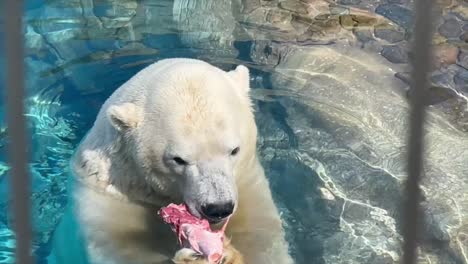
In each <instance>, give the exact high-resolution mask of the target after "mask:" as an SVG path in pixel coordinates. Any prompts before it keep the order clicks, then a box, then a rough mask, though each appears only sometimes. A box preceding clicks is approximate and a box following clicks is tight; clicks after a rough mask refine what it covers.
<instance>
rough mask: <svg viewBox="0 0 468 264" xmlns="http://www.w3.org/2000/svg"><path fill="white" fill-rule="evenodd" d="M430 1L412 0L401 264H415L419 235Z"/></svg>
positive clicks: (429, 56)
mask: <svg viewBox="0 0 468 264" xmlns="http://www.w3.org/2000/svg"><path fill="white" fill-rule="evenodd" d="M432 5H433V1H432V0H416V1H415V26H414V40H413V47H412V50H413V54H414V57H413V59H412V61H411V62H412V68H413V70H412V71H413V81H412V87H411V89H412V96H411V97H410V103H411V112H410V122H411V124H410V134H409V138H408V161H407V162H408V164H407V166H408V167H407V169H408V179H407V182H406V199H407V200H406V203H405V211H404V227H403V228H404V229H403V236H404V246H403V249H404V256H403V263H404V264H412V263H416V260H417V254H416V248H417V246H418V237H419V232H418V231H419V227H420V226H421V225H420V224H419V223H421V222H422V220H423V219H422V217H423V215H421V214H420V208H419V203H420V195H421V194H420V188H419V181H420V178H421V170H422V169H423V152H424V127H423V125H424V120H425V107H424V101H425V91H427V88H428V78H427V77H428V73H429V70H430V63H431V40H432V25H431V23H432V22H431V20H432V19H433V18H432V17H431V15H432Z"/></svg>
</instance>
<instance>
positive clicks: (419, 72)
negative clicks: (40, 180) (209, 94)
mask: <svg viewBox="0 0 468 264" xmlns="http://www.w3.org/2000/svg"><path fill="white" fill-rule="evenodd" d="M433 4H434V3H433V1H432V0H415V9H414V11H415V20H414V22H415V26H414V41H413V54H414V57H413V59H412V69H413V76H412V81H413V82H412V85H411V89H412V90H413V91H412V96H411V97H410V104H411V111H410V115H409V118H410V122H411V127H410V132H409V135H408V144H407V146H408V149H407V151H408V152H407V153H408V158H407V171H408V179H407V183H406V190H405V191H406V201H405V207H404V210H405V211H404V230H403V237H404V245H403V249H404V254H403V257H402V263H404V264H412V263H416V260H417V253H416V249H417V245H418V231H419V230H418V226H420V225H419V224H418V223H420V222H421V221H422V217H423V215H422V214H421V213H420V208H419V201H420V189H419V181H420V178H421V171H422V167H423V155H422V153H423V150H424V148H423V147H424V141H423V134H424V133H423V124H424V120H425V109H424V91H425V90H426V87H427V86H428V82H427V75H428V73H429V70H430V63H431V59H430V54H431V47H430V46H431V45H430V44H431V37H432V25H431V20H432V19H433V17H432V9H433ZM23 5H24V3H23V1H22V0H5V2H4V18H5V33H6V34H5V40H6V43H5V44H6V46H5V48H6V52H5V53H6V59H7V65H6V68H7V74H6V75H7V83H6V98H5V99H6V100H5V101H6V104H7V108H6V111H7V125H8V131H9V138H10V144H9V146H10V147H9V150H8V152H9V161H10V164H11V176H12V181H11V183H12V185H11V188H12V191H13V192H12V193H13V196H12V197H13V199H12V202H13V203H12V205H13V207H12V208H13V216H14V231H15V234H16V263H18V264H32V263H33V258H32V256H31V239H32V230H31V223H30V200H29V198H30V196H29V191H30V178H29V173H28V170H27V163H28V155H27V146H28V141H27V139H28V137H27V136H26V134H27V133H26V122H25V117H24V115H23V113H24V105H23V102H24V100H23V99H24V98H25V96H24V95H25V87H24V77H25V76H24V65H23V58H24V57H23V31H22V15H23ZM11 146H14V147H11ZM278 264H281V263H278Z"/></svg>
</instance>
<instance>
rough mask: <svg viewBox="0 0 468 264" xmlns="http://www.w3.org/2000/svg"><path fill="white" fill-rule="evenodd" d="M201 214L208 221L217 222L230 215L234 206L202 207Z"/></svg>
mask: <svg viewBox="0 0 468 264" xmlns="http://www.w3.org/2000/svg"><path fill="white" fill-rule="evenodd" d="M201 209H202V213H203V214H204V215H205V216H206V217H208V218H209V219H210V220H214V221H219V220H222V219H224V218H226V217H228V216H230V215H231V214H232V212H233V211H234V204H233V203H232V202H228V203H213V204H207V205H204V206H202V208H201Z"/></svg>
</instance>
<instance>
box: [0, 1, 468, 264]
mask: <svg viewBox="0 0 468 264" xmlns="http://www.w3.org/2000/svg"><path fill="white" fill-rule="evenodd" d="M440 2H443V3H442V4H441V5H442V6H441V8H442V10H441V11H440V14H441V15H442V16H441V17H442V18H441V19H440V21H435V23H436V24H437V30H436V31H437V36H436V37H435V39H436V40H435V45H436V49H437V51H438V52H439V55H440V56H439V57H441V59H439V60H438V61H437V62H438V64H437V65H436V67H435V70H434V72H433V76H432V77H433V85H432V87H431V90H430V91H431V95H430V99H431V100H430V101H431V106H430V108H429V111H430V114H429V120H428V125H427V129H428V136H427V137H428V153H427V154H428V166H427V168H426V171H425V172H426V179H425V181H424V183H423V186H424V195H425V202H424V205H423V206H424V211H425V213H426V214H427V222H425V223H424V234H425V238H424V242H423V243H422V246H421V250H422V251H421V252H422V253H421V257H420V260H419V262H418V263H467V262H464V261H466V254H467V253H466V252H468V242H467V241H466V240H463V239H462V238H463V235H465V234H468V200H467V198H466V195H464V193H466V191H465V190H467V189H468V181H467V180H466V175H468V168H467V166H466V164H468V135H467V131H468V119H467V116H468V113H467V109H468V107H467V105H466V102H467V100H466V98H467V97H466V96H467V94H468V78H467V76H468V70H467V69H468V60H467V59H468V55H466V54H468V53H467V46H466V36H467V30H468V26H467V25H466V24H467V22H466V21H467V17H466V14H467V13H468V12H467V10H468V7H467V5H466V3H465V2H463V1H456V0H453V1H440ZM411 6H412V2H411V1H403V0H402V1H397V0H388V1H386V0H385V1H365V0H353V1H351V0H346V1H344V0H343V1H337V2H336V3H335V2H330V1H296V0H287V1H275V0H273V1H260V0H258V1H254V0H244V1H225V0H200V1H188V0H158V1H149V0H141V1H134V0H125V1H112V0H99V1H97V0H94V1H93V0H67V1H66V0H47V1H46V0H42V1H39V0H35V1H32V0H31V1H27V5H26V7H25V17H24V22H25V29H24V31H25V47H26V57H25V60H24V61H25V65H26V69H27V82H26V84H27V92H28V97H27V99H26V101H25V104H26V106H27V113H26V115H27V120H28V125H29V126H28V127H29V131H30V133H31V137H30V146H31V149H30V152H29V153H30V163H29V165H30V172H31V177H32V191H33V193H32V199H31V201H32V204H33V219H32V220H33V227H34V231H35V233H34V241H33V245H34V247H33V251H34V255H35V257H36V262H37V263H60V261H59V262H56V259H54V258H50V257H49V256H50V254H51V252H53V254H56V257H57V258H58V259H60V254H72V255H73V256H74V258H75V259H76V260H77V262H79V263H85V261H86V260H85V259H86V256H85V254H84V252H83V251H82V248H81V246H82V245H81V244H80V243H70V241H74V242H76V241H78V242H79V240H80V238H79V237H80V233H79V226H77V225H76V223H75V222H74V219H73V217H71V215H70V214H65V213H66V211H67V210H71V208H70V206H72V205H71V204H70V203H69V202H68V191H69V188H68V181H67V180H68V179H69V177H70V175H69V172H68V162H69V159H70V157H71V155H72V154H73V151H74V148H75V147H76V146H77V144H78V143H79V141H80V140H81V138H82V137H83V135H84V134H85V133H86V132H87V131H88V130H89V128H90V127H91V125H92V124H93V122H94V118H95V117H96V114H97V112H98V110H99V108H100V106H101V105H102V103H103V102H104V100H105V99H106V98H107V97H108V96H109V95H110V94H111V93H112V92H113V91H114V90H115V89H116V88H117V87H119V85H121V84H122V83H123V82H125V81H126V80H128V79H129V78H130V77H131V76H132V75H134V74H135V73H136V72H138V71H139V70H140V69H142V68H144V67H145V66H147V65H149V64H151V63H153V62H155V61H157V60H160V59H164V58H173V57H190V58H199V59H203V60H206V61H208V62H210V63H213V64H214V65H216V66H219V67H221V68H223V69H225V70H229V69H232V68H234V67H235V66H236V65H237V64H244V65H246V66H248V67H249V68H250V70H251V73H252V76H251V85H252V88H253V91H252V97H253V99H254V103H255V110H256V119H257V124H258V127H259V132H260V133H259V134H260V135H259V147H258V150H259V154H260V157H261V159H262V163H263V165H264V167H265V171H266V173H267V175H268V177H269V180H270V182H271V187H272V190H273V195H274V198H275V201H276V203H277V204H278V207H279V209H280V211H281V215H282V218H283V220H284V227H285V229H286V231H287V239H288V241H289V242H290V244H291V254H292V255H293V256H294V258H295V260H296V262H297V263H306V264H308V263H333V264H338V263H372V264H379V263H398V257H399V256H401V247H400V245H401V230H400V228H401V218H400V213H401V212H400V211H401V210H400V207H401V199H402V184H403V181H404V178H405V166H404V165H405V164H404V159H405V150H404V149H405V144H406V141H405V140H406V132H407V127H408V125H407V122H406V115H407V113H408V105H407V101H406V99H407V90H408V85H407V83H406V81H405V77H404V76H406V75H407V73H408V71H409V66H408V55H407V54H406V51H407V50H408V40H409V37H410V35H411V34H410V33H411V32H410V27H409V26H408V25H410V22H411V19H412V13H411V11H410V10H411ZM2 25H3V23H1V24H0V28H1V27H2ZM2 32H3V31H2V30H0V39H3V33H2ZM0 43H1V42H0ZM0 45H1V44H0ZM1 48H2V47H1V46H0V50H2V49H1ZM3 63H4V56H0V73H1V74H0V81H2V83H3V80H4V77H5V76H4V75H3V74H4V71H3V70H2V69H3V68H2V67H4V65H3ZM3 92H4V89H0V95H3ZM0 100H3V96H2V97H1V99H0ZM3 102H4V101H0V105H2V106H3V105H4V104H3ZM3 114H4V110H3V109H0V207H1V210H0V263H1V264H3V263H14V258H13V252H14V235H13V233H12V231H11V229H10V228H11V218H10V216H11V214H10V212H9V210H8V201H9V192H8V179H9V173H8V166H7V163H6V150H7V147H8V138H7V136H6V133H5V131H6V129H7V127H6V124H5V120H4V116H3ZM59 226H60V228H64V229H68V230H72V231H73V232H72V233H73V234H74V235H73V237H67V239H65V240H64V241H62V240H55V241H54V239H53V234H54V232H55V231H56V230H57V227H59ZM72 245H73V247H72ZM75 245H76V247H75ZM81 260H82V261H81Z"/></svg>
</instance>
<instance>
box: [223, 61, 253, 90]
mask: <svg viewBox="0 0 468 264" xmlns="http://www.w3.org/2000/svg"><path fill="white" fill-rule="evenodd" d="M228 74H229V76H230V77H231V78H232V79H233V80H234V81H235V82H236V83H238V84H239V85H240V88H241V89H242V91H243V92H248V91H249V90H250V77H249V69H248V68H247V67H245V66H244V65H239V66H237V67H236V69H235V70H232V71H230V72H228Z"/></svg>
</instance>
